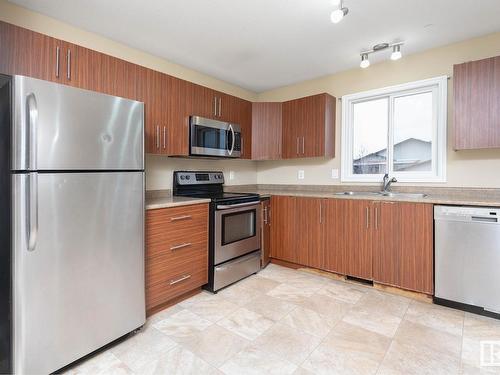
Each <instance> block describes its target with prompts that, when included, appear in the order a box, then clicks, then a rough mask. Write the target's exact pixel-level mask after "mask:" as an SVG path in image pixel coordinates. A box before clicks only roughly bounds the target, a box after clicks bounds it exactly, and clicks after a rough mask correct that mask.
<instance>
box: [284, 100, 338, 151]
mask: <svg viewBox="0 0 500 375" xmlns="http://www.w3.org/2000/svg"><path fill="white" fill-rule="evenodd" d="M282 108H283V112H282V121H283V157H284V158H287V159H290V158H307V157H334V156H335V111H336V100H335V98H334V97H333V96H331V95H329V94H319V95H313V96H308V97H305V98H300V99H295V100H290V101H288V102H284V103H283V107H282Z"/></svg>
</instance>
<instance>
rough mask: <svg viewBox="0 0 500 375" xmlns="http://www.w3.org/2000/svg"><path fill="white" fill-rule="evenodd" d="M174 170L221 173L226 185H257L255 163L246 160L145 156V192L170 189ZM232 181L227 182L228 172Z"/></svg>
mask: <svg viewBox="0 0 500 375" xmlns="http://www.w3.org/2000/svg"><path fill="white" fill-rule="evenodd" d="M175 170H196V171H222V172H224V177H225V184H226V185H248V184H256V183H257V162H255V161H248V160H223V159H221V160H207V159H188V158H185V159H184V158H169V157H165V156H156V155H146V190H162V189H171V188H172V174H173V171H175ZM230 171H233V172H234V180H229V172H230Z"/></svg>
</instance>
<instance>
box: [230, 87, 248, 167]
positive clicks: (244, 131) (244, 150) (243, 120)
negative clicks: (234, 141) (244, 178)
mask: <svg viewBox="0 0 500 375" xmlns="http://www.w3.org/2000/svg"><path fill="white" fill-rule="evenodd" d="M233 98H234V99H235V102H236V105H235V108H236V109H237V111H238V115H237V116H238V117H237V121H235V122H236V123H237V124H238V125H239V126H240V127H241V158H242V159H253V155H252V145H253V139H252V137H253V129H252V103H251V102H249V101H248V100H244V99H239V98H235V97H233Z"/></svg>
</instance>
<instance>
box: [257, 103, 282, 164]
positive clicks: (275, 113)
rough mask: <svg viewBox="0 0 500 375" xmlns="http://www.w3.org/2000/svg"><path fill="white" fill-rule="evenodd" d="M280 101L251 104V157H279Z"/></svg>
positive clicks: (274, 158)
mask: <svg viewBox="0 0 500 375" xmlns="http://www.w3.org/2000/svg"><path fill="white" fill-rule="evenodd" d="M281 107H282V105H281V103H253V104H252V159H253V160H279V159H281V143H282V134H281V133H282V130H281V123H282V120H281Z"/></svg>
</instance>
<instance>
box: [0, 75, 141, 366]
mask: <svg viewBox="0 0 500 375" xmlns="http://www.w3.org/2000/svg"><path fill="white" fill-rule="evenodd" d="M143 119H144V105H143V104H142V103H140V102H136V101H132V100H126V99H123V98H118V97H113V96H109V95H104V94H99V93H95V92H91V91H86V90H80V89H76V88H72V87H68V86H64V85H59V84H55V83H50V82H46V81H41V80H37V79H32V78H27V77H21V76H13V77H8V76H0V133H1V134H0V146H1V148H2V149H1V150H0V164H1V173H0V196H1V197H0V224H1V227H0V231H1V233H0V246H1V248H0V252H1V254H0V263H1V264H0V268H1V269H0V283H1V285H0V299H1V302H0V303H1V306H0V314H2V316H1V317H0V318H1V323H0V324H1V326H0V335H1V337H0V352H1V353H0V354H1V358H0V372H2V373H3V372H15V373H18V374H43V373H50V372H53V371H55V370H58V369H60V368H62V367H64V366H66V365H68V364H69V363H71V362H73V361H75V360H77V359H79V358H81V357H83V356H85V355H86V354H88V353H90V352H92V351H94V350H96V349H98V348H100V347H102V346H103V345H105V344H107V343H109V342H112V341H114V340H115V339H117V338H119V337H121V336H123V335H125V334H127V333H129V332H131V331H133V330H135V329H137V328H138V327H140V326H142V325H143V324H144V322H145V295H144V150H143V144H144V130H143V128H144V126H143V123H144V120H143Z"/></svg>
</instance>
